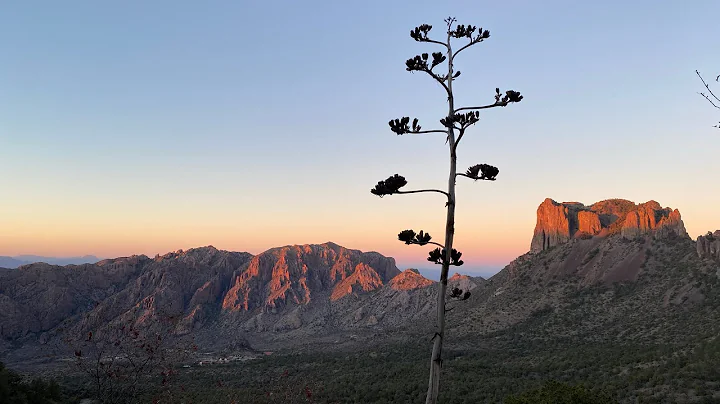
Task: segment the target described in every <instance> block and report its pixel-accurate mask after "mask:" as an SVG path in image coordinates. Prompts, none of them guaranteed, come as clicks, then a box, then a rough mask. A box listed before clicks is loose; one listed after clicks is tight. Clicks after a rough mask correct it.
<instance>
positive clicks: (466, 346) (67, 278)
mask: <svg viewBox="0 0 720 404" xmlns="http://www.w3.org/2000/svg"><path fill="white" fill-rule="evenodd" d="M448 286H449V287H451V288H454V287H458V288H460V289H462V290H463V291H469V292H470V293H471V295H470V297H469V299H467V300H463V301H455V300H452V299H448V301H447V302H446V304H445V309H446V310H449V311H448V316H447V318H448V336H449V339H448V348H447V349H448V350H449V351H448V352H450V353H452V354H453V355H466V358H467V359H463V360H465V361H466V362H462V363H466V364H467V363H470V362H467V361H470V360H471V358H472V357H473V355H476V356H478V357H479V358H481V360H480V362H478V363H481V365H478V366H481V368H482V369H485V367H487V366H489V365H488V364H489V363H493V364H494V365H493V366H495V369H496V370H498V369H499V370H502V369H510V370H508V372H511V373H510V374H512V375H515V374H518V372H521V373H523V374H528V375H529V376H528V378H525V379H523V380H522V381H518V383H519V384H523V383H529V382H530V381H532V377H530V376H531V375H532V374H534V375H537V374H542V375H544V376H543V377H549V376H550V375H555V376H553V377H557V378H561V379H565V378H566V377H569V376H567V375H571V374H573V375H578V376H573V377H583V379H581V380H584V381H588V382H590V383H594V382H597V381H601V380H611V381H613V383H625V382H623V380H630V379H628V378H629V377H631V376H632V378H633V379H632V380H643V382H642V383H640V382H637V381H636V382H634V383H635V384H634V385H632V386H626V387H623V388H624V390H623V393H622V394H625V395H626V396H623V397H629V398H628V402H633V401H632V397H639V395H650V396H652V395H655V397H663V399H664V400H666V401H671V402H675V401H677V402H679V401H683V400H684V399H685V398H686V397H685V396H681V395H678V394H680V393H677V394H676V392H675V390H673V389H670V388H669V387H668V386H670V385H671V384H669V383H670V382H667V383H666V382H665V381H666V380H675V379H678V378H680V379H681V380H682V382H683V383H686V382H687V383H688V384H692V383H704V381H703V380H704V379H703V377H706V373H707V372H706V373H702V371H701V370H699V369H706V366H713V365H712V364H711V362H712V361H713V360H714V359H712V358H713V356H711V355H710V356H708V355H707V354H702V355H701V354H699V352H700V353H702V352H707V350H708V349H714V348H712V347H713V346H714V345H713V344H715V342H713V341H715V339H714V338H715V336H716V335H718V334H719V333H720V231H716V232H715V233H708V234H707V235H705V236H701V237H699V238H698V239H697V240H696V241H693V240H692V239H691V238H690V237H689V236H688V234H687V232H686V231H685V227H684V223H683V221H682V217H681V215H680V212H679V211H678V210H677V209H671V208H663V207H661V205H660V204H659V203H657V202H655V201H649V202H645V203H640V204H636V203H634V202H631V201H627V200H622V199H611V200H606V201H600V202H596V203H593V204H591V205H584V204H582V203H579V202H563V203H558V202H555V201H554V200H552V199H549V198H548V199H546V200H545V201H543V202H542V203H541V204H540V206H539V207H538V209H537V221H536V226H535V230H534V232H533V236H532V238H531V242H530V246H529V252H528V253H526V254H523V255H521V256H520V257H518V258H517V259H515V260H513V261H512V262H511V263H510V264H509V265H507V266H506V267H505V268H503V269H502V270H501V271H500V272H498V273H497V274H496V275H494V276H492V277H491V278H489V279H483V278H480V277H470V276H467V275H460V274H456V275H454V276H453V277H452V278H451V279H449V281H448ZM436 296H437V282H435V281H433V280H430V279H427V278H425V277H423V276H422V275H421V274H420V273H419V271H417V270H414V269H407V270H405V271H402V272H400V270H399V269H398V268H397V267H396V264H395V261H394V260H393V259H392V258H388V257H384V256H382V255H380V254H378V253H374V252H361V251H357V250H352V249H348V248H345V247H342V246H339V245H337V244H333V243H324V244H320V245H294V246H285V247H279V248H273V249H270V250H268V251H265V252H263V253H261V254H258V255H256V256H253V255H251V254H248V253H237V252H228V251H221V250H217V249H215V248H214V247H212V246H208V247H201V248H195V249H190V250H187V251H182V250H179V251H177V252H173V253H168V254H165V255H163V256H156V257H154V258H149V257H146V256H142V255H141V256H131V257H125V258H117V259H112V260H103V261H100V262H97V263H96V264H84V265H69V266H65V267H60V266H52V265H48V264H32V265H25V266H22V267H20V268H19V269H18V270H0V336H2V337H3V339H2V340H1V341H5V342H0V360H4V361H9V362H11V363H14V364H15V365H17V366H20V364H23V363H29V362H28V360H29V359H30V358H33V357H36V358H37V357H39V356H41V355H43V354H46V353H44V352H46V350H45V351H43V349H44V348H43V347H45V346H50V345H52V344H51V343H50V342H52V341H57V340H59V339H60V338H61V337H63V336H64V335H67V333H68V332H69V331H68V330H70V331H72V332H78V333H81V332H86V331H87V330H90V329H93V327H97V326H101V325H104V324H113V323H115V322H120V321H123V322H124V321H130V322H132V323H134V324H135V325H136V326H139V327H150V326H152V324H153V321H154V320H153V319H154V318H157V317H158V316H174V317H178V318H179V319H180V320H179V322H178V323H177V325H176V328H175V331H176V333H177V334H179V335H184V336H187V337H191V338H193V340H194V341H195V342H197V344H198V345H199V346H201V348H202V349H203V350H204V351H208V352H212V351H219V350H225V349H228V347H239V348H238V349H248V348H252V349H255V350H261V351H276V350H279V351H281V352H283V351H284V352H303V351H306V352H313V353H316V354H318V355H319V354H320V353H322V354H323V355H332V353H333V352H338V354H339V355H346V354H343V353H342V352H346V351H347V350H351V352H361V351H363V350H369V349H373V350H381V349H384V348H382V347H383V346H393V347H396V348H392V349H398V348H397V347H412V346H415V345H417V344H419V343H422V344H426V343H427V341H428V340H429V338H430V337H431V334H432V330H433V329H434V318H435V315H436V312H437V307H436ZM2 344H4V346H3V345H2ZM393 344H395V345H393ZM422 346H423V347H425V348H427V347H426V346H425V345H422ZM708 347H710V348H708ZM387 349H390V348H387ZM402 349H406V348H402ZM407 349H410V348H407ZM343 350H345V351H343ZM408 352H409V351H408ZM413 352H415V351H413ZM418 352H419V351H418ZM422 352H425V351H424V350H423V351H422ZM453 352H454V353H453ZM408 355H410V353H408ZM413 355H414V354H413ZM698 355H699V356H698ZM422 356H423V357H422V358H421V359H418V360H422V366H421V367H422V368H424V367H425V365H426V364H425V362H424V361H425V358H424V356H425V354H424V353H423V355H422ZM400 357H402V355H401V356H400ZM409 357H410V356H408V358H409ZM343 358H344V356H343ZM283 360H286V359H283ZM287 360H290V359H287ZM343 360H344V359H343ZM413 360H414V359H413ZM282 363H285V362H282ZM372 363H373V366H375V367H374V368H372V369H367V370H364V371H362V372H366V373H364V374H372V373H373V372H374V371H379V370H378V369H377V364H374V362H372ZM473 363H474V362H473ZM543 363H554V364H556V365H553V367H550V368H547V367H543V368H541V366H544V365H542V364H543ZM557 364H561V365H557ZM248 366H249V365H248ZM282 366H285V365H282ZM450 366H452V365H450ZM373 369H374V370H373ZM527 369H534V370H533V371H532V372H535V373H532V374H530V373H527V372H529V371H528V370H527ZM354 372H361V370H358V369H355V370H354ZM483 374H485V376H484V377H483V378H482V383H481V384H478V385H477V386H475V387H473V388H472V389H470V390H473V389H476V391H485V390H488V389H496V391H495V392H494V393H491V392H488V394H489V395H486V396H482V397H480V398H478V400H479V402H482V401H484V400H490V401H492V398H493V397H496V396H492V394H498V392H502V391H506V390H507V389H508V388H509V387H508V386H509V384H508V382H507V380H508V379H507V377H511V376H508V374H506V375H505V376H502V374H501V373H498V375H497V376H495V375H493V372H489V373H488V372H484V373H483ZM408 377H409V376H408ZM450 377H453V376H450ZM495 377H497V380H495V379H493V378H495ZM503 377H504V378H503ZM513 377H514V376H513ZM533 377H535V376H533ZM464 380H465V379H464ZM478 380H481V379H478ZM381 382H382V381H380V380H376V381H374V383H381ZM464 383H471V382H469V381H467V380H465V381H464ZM716 387H717V389H718V390H720V385H717V386H716V385H712V386H710V387H709V388H710V389H711V390H712V389H715V388H716ZM468 388H469V387H468ZM503 389H505V390H503ZM488 391H490V390H488ZM478 394H479V393H478ZM483 397H484V398H483ZM495 401H497V400H495ZM476 402H478V401H476Z"/></svg>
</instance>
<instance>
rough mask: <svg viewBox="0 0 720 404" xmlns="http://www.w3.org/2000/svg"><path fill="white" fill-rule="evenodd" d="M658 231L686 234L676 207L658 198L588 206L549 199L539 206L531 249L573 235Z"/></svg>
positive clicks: (630, 235)
mask: <svg viewBox="0 0 720 404" xmlns="http://www.w3.org/2000/svg"><path fill="white" fill-rule="evenodd" d="M658 232H659V233H661V234H664V233H666V232H673V233H676V234H678V235H681V236H687V232H686V231H685V226H684V224H683V222H682V220H681V219H680V212H679V211H678V210H677V209H675V210H672V209H670V208H662V207H661V206H660V204H659V203H657V202H655V201H648V202H645V203H641V204H639V205H636V204H635V203H634V202H630V201H628V200H625V199H609V200H605V201H600V202H597V203H594V204H592V205H590V206H585V205H583V204H582V203H580V202H563V203H557V202H555V201H554V200H552V199H550V198H547V199H545V201H544V202H543V203H542V204H540V206H539V207H538V209H537V224H536V226H535V232H534V234H533V238H532V242H531V243H530V251H533V252H536V251H542V250H545V249H548V248H551V247H553V246H556V245H558V244H563V243H566V242H568V241H570V240H571V239H573V238H588V237H592V236H598V235H601V234H602V235H610V234H618V233H619V234H621V235H622V236H623V237H626V238H635V237H641V236H643V235H646V234H650V233H658Z"/></svg>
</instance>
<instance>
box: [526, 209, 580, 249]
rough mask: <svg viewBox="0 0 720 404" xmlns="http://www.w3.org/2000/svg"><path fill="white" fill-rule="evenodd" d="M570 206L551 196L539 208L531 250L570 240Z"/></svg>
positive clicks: (546, 247)
mask: <svg viewBox="0 0 720 404" xmlns="http://www.w3.org/2000/svg"><path fill="white" fill-rule="evenodd" d="M571 216H572V215H570V214H569V207H568V206H567V205H564V204H560V203H557V202H555V201H553V200H552V199H550V198H547V199H545V201H543V203H541V204H540V206H539V207H538V209H537V224H536V225H535V233H534V234H533V238H532V242H531V243H530V250H531V251H542V250H547V249H548V248H550V247H552V246H555V245H558V244H563V243H567V242H568V241H569V240H570V231H571V229H570V217H571Z"/></svg>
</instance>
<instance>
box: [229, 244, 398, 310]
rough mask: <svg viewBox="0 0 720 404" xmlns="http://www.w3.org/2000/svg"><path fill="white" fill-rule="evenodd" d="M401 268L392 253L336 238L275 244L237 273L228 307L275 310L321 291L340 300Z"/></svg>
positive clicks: (375, 284)
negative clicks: (318, 242) (353, 247)
mask: <svg viewBox="0 0 720 404" xmlns="http://www.w3.org/2000/svg"><path fill="white" fill-rule="evenodd" d="M399 273H400V271H399V270H398V269H397V267H396V266H395V260H394V259H392V258H386V257H383V256H382V255H380V254H378V253H374V252H369V253H363V252H360V251H357V250H349V249H346V248H343V247H340V246H338V245H337V244H333V243H325V244H321V245H294V246H286V247H281V248H274V249H272V250H268V251H266V252H264V253H262V254H260V255H257V256H255V257H253V258H252V260H251V261H250V263H249V265H248V267H247V270H245V271H243V272H242V273H240V274H238V275H237V276H236V277H235V279H234V280H233V282H232V286H231V288H230V290H229V291H228V293H227V294H226V295H225V298H224V300H223V303H222V309H223V310H224V311H234V312H237V311H250V310H253V309H255V308H264V309H267V310H269V311H275V310H277V309H279V308H281V307H284V306H286V305H288V304H294V305H304V304H309V303H310V302H311V300H312V299H313V298H314V296H315V295H318V294H319V295H323V294H329V295H331V298H332V299H333V300H337V299H340V298H341V297H343V296H345V295H347V294H349V293H353V292H354V291H360V290H362V291H369V290H374V289H376V288H378V287H379V286H382V285H384V284H386V283H387V282H389V281H390V280H391V279H392V278H393V277H395V276H396V275H397V274H399ZM358 288H359V289H358Z"/></svg>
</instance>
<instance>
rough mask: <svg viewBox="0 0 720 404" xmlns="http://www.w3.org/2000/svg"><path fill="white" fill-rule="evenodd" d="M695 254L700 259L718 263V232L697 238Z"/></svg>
mask: <svg viewBox="0 0 720 404" xmlns="http://www.w3.org/2000/svg"><path fill="white" fill-rule="evenodd" d="M695 246H696V247H697V252H698V255H699V256H700V258H710V259H716V260H719V261H720V230H715V232H714V233H711V232H708V234H706V235H704V236H700V237H698V238H697V243H696V244H695Z"/></svg>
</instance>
